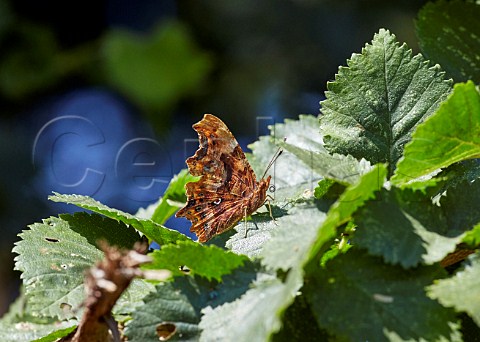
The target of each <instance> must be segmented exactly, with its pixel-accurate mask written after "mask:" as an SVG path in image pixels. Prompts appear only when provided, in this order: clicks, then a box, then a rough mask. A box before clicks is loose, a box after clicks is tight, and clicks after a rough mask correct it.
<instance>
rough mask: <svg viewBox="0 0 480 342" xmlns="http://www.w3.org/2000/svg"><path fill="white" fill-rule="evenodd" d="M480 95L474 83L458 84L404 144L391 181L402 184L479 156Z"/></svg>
mask: <svg viewBox="0 0 480 342" xmlns="http://www.w3.org/2000/svg"><path fill="white" fill-rule="evenodd" d="M479 130H480V94H479V93H478V91H477V90H476V89H475V85H474V84H473V83H472V82H467V83H466V84H456V85H455V87H454V91H453V94H452V95H451V96H449V98H448V99H447V101H445V102H444V103H443V104H442V105H441V106H440V108H439V109H438V111H437V112H436V114H435V115H434V116H432V117H430V118H429V119H428V120H426V121H425V122H424V123H423V124H421V125H420V126H419V127H418V128H417V130H416V131H415V133H414V134H413V136H412V141H411V142H410V143H409V144H407V146H406V147H405V155H404V157H403V159H402V160H400V162H399V163H398V166H397V170H396V172H395V175H394V176H393V177H392V179H391V180H392V183H394V184H402V183H405V182H408V181H409V180H412V179H415V178H417V177H419V176H423V175H426V174H428V173H430V172H432V171H435V170H437V169H439V168H444V167H447V166H449V165H451V164H453V163H456V162H459V161H462V160H466V159H471V158H477V157H478V156H480V136H479V135H478V134H477V132H478V131H479Z"/></svg>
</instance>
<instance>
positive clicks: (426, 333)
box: [304, 248, 458, 341]
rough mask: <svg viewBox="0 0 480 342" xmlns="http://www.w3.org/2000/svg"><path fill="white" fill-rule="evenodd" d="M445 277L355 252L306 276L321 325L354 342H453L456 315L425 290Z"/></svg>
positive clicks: (436, 269) (435, 270)
mask: <svg viewBox="0 0 480 342" xmlns="http://www.w3.org/2000/svg"><path fill="white" fill-rule="evenodd" d="M442 276H444V271H443V270H442V269H441V268H440V267H434V266H428V267H427V266H424V267H419V268H416V269H415V270H412V271H408V270H404V269H402V268H401V267H394V266H388V265H386V264H384V263H383V262H381V260H380V259H378V258H375V257H371V256H368V255H367V254H366V253H364V252H362V251H359V250H356V249H355V248H353V249H350V251H349V252H347V253H346V254H342V255H339V256H338V257H336V258H335V259H333V260H331V261H330V262H328V263H327V264H326V268H325V269H323V268H321V267H320V266H317V268H316V269H315V270H314V271H313V272H311V273H310V274H308V275H307V276H306V281H305V284H306V285H305V289H304V292H305V293H306V296H307V298H308V301H309V303H310V305H311V307H312V310H313V313H314V315H315V317H316V319H317V322H318V324H319V325H320V326H321V327H323V328H325V329H327V330H328V331H329V332H330V333H333V334H335V335H336V336H337V337H339V338H346V339H348V340H352V341H385V340H387V338H386V335H389V336H392V335H394V334H395V335H396V336H397V338H396V339H394V340H402V341H406V340H409V341H411V340H415V341H417V340H421V339H423V340H426V341H437V340H440V339H442V338H443V340H447V341H452V340H454V339H456V338H458V333H456V329H457V328H458V327H457V326H456V324H455V323H454V322H455V315H454V312H453V310H450V309H446V308H444V307H442V306H441V305H440V304H438V303H437V302H435V301H433V300H432V299H430V298H428V297H427V296H426V294H425V291H424V287H425V286H427V285H429V284H431V283H432V282H433V280H434V279H437V278H439V277H442Z"/></svg>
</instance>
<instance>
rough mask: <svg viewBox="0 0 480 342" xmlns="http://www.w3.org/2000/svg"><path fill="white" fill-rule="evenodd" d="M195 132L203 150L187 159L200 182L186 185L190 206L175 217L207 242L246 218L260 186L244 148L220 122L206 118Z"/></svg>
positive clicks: (201, 240) (215, 118) (206, 116)
mask: <svg viewBox="0 0 480 342" xmlns="http://www.w3.org/2000/svg"><path fill="white" fill-rule="evenodd" d="M193 128H194V129H195V131H197V133H198V137H199V141H200V147H199V149H198V150H197V151H196V153H195V155H194V156H192V157H190V158H188V159H187V166H188V169H189V171H190V173H191V174H192V175H194V176H201V178H200V180H199V181H198V182H191V183H188V184H186V186H185V187H186V190H187V191H186V192H187V204H186V205H185V207H183V208H182V209H180V210H179V211H178V212H177V214H176V216H177V217H186V218H187V219H188V220H190V221H191V222H192V227H191V228H190V231H192V232H194V233H195V234H196V235H197V236H198V238H199V241H200V242H205V241H208V240H209V239H210V238H212V237H213V236H214V235H217V234H220V233H222V232H224V231H226V230H228V229H229V228H231V227H232V226H233V225H234V224H235V223H236V222H238V221H239V220H240V219H241V218H242V217H243V216H244V215H245V208H246V207H247V206H248V199H249V197H251V196H252V194H254V193H255V189H256V188H257V187H258V183H257V181H256V178H255V173H254V172H253V170H252V168H251V166H250V164H249V163H248V161H247V159H246V157H245V154H244V153H243V151H242V148H241V147H240V145H239V144H238V142H237V141H236V140H235V138H234V136H233V135H232V133H231V132H230V130H229V129H228V127H227V126H226V125H225V124H224V123H223V122H222V121H221V120H220V119H219V118H217V117H216V116H214V115H211V114H205V116H204V118H203V119H202V120H201V121H200V122H198V123H196V124H195V125H193Z"/></svg>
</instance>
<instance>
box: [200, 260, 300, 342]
mask: <svg viewBox="0 0 480 342" xmlns="http://www.w3.org/2000/svg"><path fill="white" fill-rule="evenodd" d="M301 284H302V277H301V273H300V270H299V269H296V270H292V271H291V272H289V274H288V276H287V278H286V281H285V282H284V283H282V282H281V281H280V280H278V279H276V278H275V279H266V280H263V281H260V282H257V283H256V284H255V285H254V287H252V288H251V289H250V290H248V291H247V292H246V293H245V294H244V295H243V296H242V297H240V298H239V299H238V300H236V301H234V302H230V303H226V304H223V305H220V306H217V307H216V308H211V307H207V308H205V309H204V310H203V311H202V312H203V314H204V316H203V317H202V320H201V322H200V328H201V329H203V331H202V334H201V336H200V341H230V340H232V337H233V338H234V339H235V341H237V342H243V341H245V342H247V341H248V342H250V341H266V340H268V338H269V337H270V336H271V335H272V334H274V333H275V332H277V331H279V330H280V328H281V320H280V317H281V315H282V313H283V312H284V311H285V310H286V309H287V308H288V307H289V306H290V304H291V303H292V302H293V301H294V299H295V296H296V295H297V292H298V290H299V289H300V287H301Z"/></svg>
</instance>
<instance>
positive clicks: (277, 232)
mask: <svg viewBox="0 0 480 342" xmlns="http://www.w3.org/2000/svg"><path fill="white" fill-rule="evenodd" d="M325 216H326V215H325V213H324V212H322V211H320V210H319V208H317V206H315V205H314V204H308V203H307V204H304V205H297V206H295V207H294V208H292V209H291V210H289V212H288V214H287V215H285V216H282V217H280V218H279V219H278V220H277V224H278V227H276V228H275V229H274V230H273V231H272V234H271V238H269V239H268V240H267V241H266V242H265V244H264V245H263V248H262V250H261V252H260V257H261V258H262V264H263V265H265V266H266V267H267V268H270V269H275V270H276V269H282V270H284V271H287V270H288V269H290V268H293V267H298V266H300V265H303V262H304V261H305V259H306V257H307V256H308V252H309V251H310V248H311V245H312V244H313V242H314V241H315V238H316V237H317V231H318V226H319V225H320V224H321V222H322V221H324V220H325ZM286 246H288V251H289V252H288V253H285V248H286Z"/></svg>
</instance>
